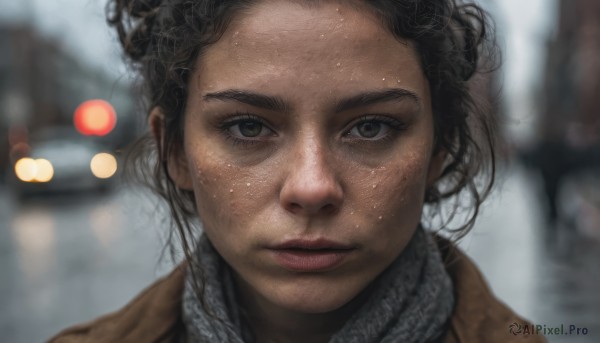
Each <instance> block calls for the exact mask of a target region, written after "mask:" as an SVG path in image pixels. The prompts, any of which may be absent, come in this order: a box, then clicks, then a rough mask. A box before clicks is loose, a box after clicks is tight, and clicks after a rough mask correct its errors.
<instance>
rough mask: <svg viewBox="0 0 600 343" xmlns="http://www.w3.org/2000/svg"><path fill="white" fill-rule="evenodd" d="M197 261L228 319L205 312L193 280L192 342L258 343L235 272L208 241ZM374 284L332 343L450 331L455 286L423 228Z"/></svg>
mask: <svg viewBox="0 0 600 343" xmlns="http://www.w3.org/2000/svg"><path fill="white" fill-rule="evenodd" d="M196 257H197V258H198V260H199V263H201V265H202V268H203V269H204V274H205V280H206V286H205V287H206V290H205V292H206V293H205V294H206V296H205V299H206V302H207V304H208V306H209V307H210V309H211V311H212V312H213V314H215V315H216V316H217V317H218V318H223V320H219V319H216V318H215V317H214V316H211V315H209V314H208V313H207V312H206V311H205V310H204V308H203V306H202V305H201V303H200V301H199V300H198V298H197V297H196V295H195V292H194V290H193V287H192V283H191V280H189V277H188V280H186V286H185V290H184V296H183V321H184V324H185V327H186V330H187V339H188V340H187V341H188V343H205V342H207V343H212V342H231V343H244V342H245V343H251V342H253V338H252V334H251V331H250V329H249V328H247V327H245V325H244V324H243V320H242V318H241V317H242V316H241V313H240V307H239V305H238V303H237V302H236V295H235V290H234V283H233V279H232V276H231V272H230V268H229V267H228V266H227V265H226V263H225V262H224V261H223V260H222V258H221V257H220V256H219V255H218V253H217V252H216V251H215V250H214V248H213V247H212V245H211V244H210V242H209V241H208V239H206V238H205V237H202V238H201V240H200V244H199V245H198V250H197V255H196ZM188 275H190V273H188ZM374 282H375V284H374V285H373V286H374V287H373V292H372V294H370V295H369V298H368V300H367V301H366V303H365V304H364V305H363V306H362V307H361V308H360V310H358V311H357V312H356V313H355V314H354V315H353V316H352V317H351V318H350V319H349V320H348V322H347V323H346V324H345V325H344V326H343V327H342V329H341V330H340V331H338V332H337V333H336V334H334V335H333V337H331V339H330V341H329V342H330V343H369V342H431V341H434V340H436V339H437V338H439V337H440V336H441V335H443V333H444V332H445V331H446V323H447V322H448V320H449V318H450V316H451V315H452V311H453V307H454V295H453V289H452V281H451V280H450V277H449V276H448V274H447V273H446V270H445V268H444V265H443V263H442V259H441V256H440V253H439V251H438V248H437V245H436V244H435V243H434V242H433V239H432V237H431V236H430V235H429V234H428V233H426V232H425V231H424V230H423V229H421V228H419V229H418V230H417V232H416V233H415V235H414V236H413V238H412V239H411V241H410V242H409V244H408V245H407V247H406V249H405V250H404V251H403V252H402V254H400V256H399V257H398V258H397V259H396V260H395V261H394V262H393V263H392V264H391V265H390V266H389V268H387V269H386V270H385V271H384V272H383V273H382V274H381V275H380V277H378V278H377V279H376V280H375V281H374Z"/></svg>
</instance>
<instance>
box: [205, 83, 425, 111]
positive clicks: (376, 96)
mask: <svg viewBox="0 0 600 343" xmlns="http://www.w3.org/2000/svg"><path fill="white" fill-rule="evenodd" d="M406 99H408V100H411V101H413V102H415V103H416V104H417V105H420V104H421V100H420V98H419V96H418V95H417V94H416V93H414V92H411V91H409V90H406V89H403V88H390V89H384V90H380V91H372V92H366V93H360V94H358V95H354V96H351V97H349V98H345V99H342V100H340V101H338V102H337V103H336V104H335V106H334V111H335V112H343V111H346V110H350V109H353V108H356V107H364V106H368V105H373V104H376V103H381V102H388V101H402V100H406ZM204 100H205V101H211V100H220V101H237V102H241V103H244V104H247V105H250V106H254V107H258V108H262V109H266V110H271V111H276V112H287V111H288V110H289V108H290V106H289V105H288V104H287V103H286V102H285V101H284V100H283V99H281V98H280V97H276V96H269V95H264V94H258V93H253V92H249V91H245V90H239V89H228V90H224V91H221V92H215V93H207V94H205V95H204Z"/></svg>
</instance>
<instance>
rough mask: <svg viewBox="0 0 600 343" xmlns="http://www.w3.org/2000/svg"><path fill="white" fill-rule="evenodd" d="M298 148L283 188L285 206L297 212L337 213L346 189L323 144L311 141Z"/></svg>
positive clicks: (282, 195) (281, 195)
mask: <svg viewBox="0 0 600 343" xmlns="http://www.w3.org/2000/svg"><path fill="white" fill-rule="evenodd" d="M297 151H298V152H297V153H296V154H294V156H292V157H291V158H290V159H289V163H288V166H289V167H288V174H287V177H286V179H285V181H284V183H283V186H282V188H281V192H280V201H281V204H282V206H283V207H284V208H285V209H286V210H287V211H289V212H291V213H294V214H296V215H304V216H316V215H331V214H334V213H337V212H338V211H339V209H340V206H341V204H342V202H343V199H344V194H343V189H342V186H341V184H340V182H339V179H338V177H337V176H336V173H335V171H334V168H333V166H332V165H331V164H332V161H331V160H329V161H328V158H327V153H326V150H325V148H324V147H323V144H318V142H315V140H314V139H313V140H309V142H308V143H307V144H303V145H302V146H300V147H299V148H298V149H297Z"/></svg>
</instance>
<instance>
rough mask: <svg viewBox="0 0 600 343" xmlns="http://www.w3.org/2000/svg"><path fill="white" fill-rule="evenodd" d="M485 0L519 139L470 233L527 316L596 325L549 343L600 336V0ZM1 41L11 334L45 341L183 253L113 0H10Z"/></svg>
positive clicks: (0, 175) (2, 257)
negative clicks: (112, 25) (168, 254)
mask: <svg viewBox="0 0 600 343" xmlns="http://www.w3.org/2000/svg"><path fill="white" fill-rule="evenodd" d="M482 4H483V5H484V6H485V7H486V8H487V9H488V10H489V11H490V12H491V13H492V15H493V17H494V18H495V20H496V23H497V30H498V36H499V42H500V46H501V47H502V49H503V55H504V63H503V68H502V69H501V70H500V71H498V72H497V73H495V74H493V75H489V76H487V77H486V79H485V80H483V82H484V83H483V84H484V85H485V87H478V88H477V89H478V91H479V92H481V93H482V94H481V95H482V96H499V97H498V98H497V100H496V101H495V102H494V110H495V111H497V113H498V115H499V116H501V118H502V121H503V135H504V136H505V137H506V138H507V140H508V141H509V142H510V146H509V149H508V150H509V151H508V153H507V157H506V160H505V161H504V162H503V168H502V170H501V172H500V176H499V178H500V182H499V186H498V187H497V189H496V191H495V192H494V194H493V195H492V197H491V199H490V200H489V201H488V202H487V204H486V205H485V206H484V209H483V213H482V214H481V216H480V218H479V220H478V222H477V224H476V227H475V229H474V230H473V231H472V232H471V233H470V234H469V235H468V236H467V237H466V238H465V239H464V240H463V241H462V242H461V245H462V247H463V248H464V249H465V250H466V251H467V253H468V254H469V255H470V256H472V257H473V259H474V260H475V262H476V263H477V264H478V265H479V266H480V268H481V269H482V271H483V273H484V274H485V276H486V278H487V279H488V281H489V283H490V284H491V287H492V289H493V290H494V291H495V292H496V294H497V295H498V296H499V297H500V298H501V299H502V300H503V301H504V302H506V303H507V304H508V305H509V306H511V307H512V308H513V309H514V310H516V311H517V312H518V313H520V314H522V315H523V316H524V317H526V318H528V319H530V320H531V321H532V322H534V323H535V324H539V325H546V326H547V327H555V326H560V325H564V326H565V327H569V326H570V325H575V326H576V327H578V328H585V329H586V330H585V332H586V333H587V334H585V335H583V334H581V335H577V336H548V337H547V338H548V339H549V341H551V342H600V295H598V290H599V289H600V263H599V262H600V113H599V112H598V109H599V108H600V20H599V19H598V18H600V2H599V1H595V0H528V1H520V0H495V1H494V0H486V1H482ZM0 52H1V53H0V273H1V274H0V332H2V337H3V338H2V341H3V342H12V343H29V342H42V341H44V340H45V339H47V338H48V337H49V336H50V335H52V334H54V333H56V332H57V331H59V330H60V329H62V328H64V327H66V326H68V325H71V324H74V323H76V322H81V321H86V320H90V319H92V318H95V317H97V316H98V315H100V314H103V313H106V312H108V311H113V310H115V309H117V308H119V307H121V306H123V305H124V304H125V303H126V302H127V301H128V300H130V299H131V298H132V297H133V296H134V295H135V294H137V293H138V292H139V291H140V290H141V289H142V288H143V287H145V286H146V285H148V284H149V283H150V282H152V281H153V280H154V279H155V278H157V277H158V276H161V275H163V274H164V273H165V272H167V271H168V270H169V269H170V268H171V267H172V263H170V262H168V261H164V260H161V259H160V256H161V247H162V244H163V242H164V240H163V237H164V236H165V234H166V232H165V231H166V223H165V221H164V219H161V218H164V213H163V212H162V209H163V208H162V206H161V205H159V203H158V201H157V200H156V199H155V198H154V197H153V196H151V195H149V194H148V193H146V191H144V190H142V189H138V188H136V187H134V186H132V185H128V184H126V183H123V182H122V181H121V171H122V159H123V158H122V157H123V156H122V155H123V154H122V151H123V149H124V148H125V147H126V146H127V144H129V143H131V142H132V141H133V140H134V139H135V138H136V137H138V136H139V135H140V134H141V133H142V132H143V130H144V125H145V124H144V120H143V113H141V110H140V106H139V102H138V100H137V98H136V97H135V91H134V90H133V87H132V81H133V78H132V76H131V75H130V74H128V72H127V70H126V68H125V66H124V64H123V62H122V59H121V57H120V54H119V47H118V44H117V43H116V39H115V37H114V35H112V32H110V31H109V29H108V28H107V26H106V24H105V20H104V1H92V0H86V1H81V0H54V1H44V0H23V1H11V0H0ZM506 330H507V332H508V328H506Z"/></svg>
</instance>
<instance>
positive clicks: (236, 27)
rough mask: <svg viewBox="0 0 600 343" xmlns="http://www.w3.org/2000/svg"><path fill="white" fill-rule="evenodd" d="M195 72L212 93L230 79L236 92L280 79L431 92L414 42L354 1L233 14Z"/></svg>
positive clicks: (272, 2)
mask: <svg viewBox="0 0 600 343" xmlns="http://www.w3.org/2000/svg"><path fill="white" fill-rule="evenodd" d="M198 67H199V69H200V70H201V72H200V73H199V74H200V76H201V77H200V80H199V81H200V83H201V85H203V86H205V87H208V88H214V87H217V88H218V87H219V84H220V83H222V82H225V81H227V80H233V79H235V80H236V82H241V83H242V85H240V84H238V85H236V87H238V88H239V87H243V86H244V85H243V84H244V83H246V84H248V85H251V86H252V87H253V88H256V87H261V86H264V85H266V84H267V83H268V84H270V85H272V84H274V83H277V81H278V80H282V79H283V78H285V80H286V82H289V81H290V79H295V80H296V83H297V84H298V86H302V85H304V86H307V87H314V86H315V85H316V84H322V85H325V84H323V83H322V82H323V81H325V82H326V84H327V85H329V86H335V87H338V86H341V85H342V84H343V85H344V86H348V85H351V84H353V83H356V82H365V81H368V80H371V81H373V82H375V81H387V82H384V83H385V85H380V87H385V86H388V87H389V86H391V85H390V84H389V83H390V82H393V83H394V84H393V85H394V86H398V84H399V83H401V84H402V85H404V86H406V88H409V89H411V90H413V91H418V88H423V87H425V86H426V85H425V84H424V78H423V75H422V71H421V67H420V63H419V58H418V56H417V54H416V51H415V49H414V47H413V45H412V44H411V42H408V41H405V40H401V39H398V38H397V37H395V36H393V35H392V34H391V32H390V31H389V30H388V29H387V28H386V27H385V26H384V25H383V23H382V20H381V19H380V18H378V17H376V16H375V15H374V13H373V12H372V11H370V10H368V9H367V8H366V5H362V6H358V5H350V4H349V2H347V3H341V2H334V1H322V2H318V3H317V2H313V4H312V5H306V4H301V3H299V2H297V1H285V0H269V1H263V2H259V3H257V4H255V5H253V6H251V7H250V8H248V9H246V10H244V11H242V12H241V13H238V14H237V15H236V16H234V18H233V20H232V22H231V23H230V25H229V26H228V28H227V30H226V32H225V33H224V34H223V36H222V37H221V39H220V40H219V41H218V42H216V43H215V44H214V45H212V46H210V47H209V48H208V49H206V51H205V53H204V54H203V55H202V56H201V57H200V60H199V66H198ZM242 76H243V80H240V78H242ZM336 84H337V85H336ZM373 86H375V87H378V86H377V85H375V84H373Z"/></svg>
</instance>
